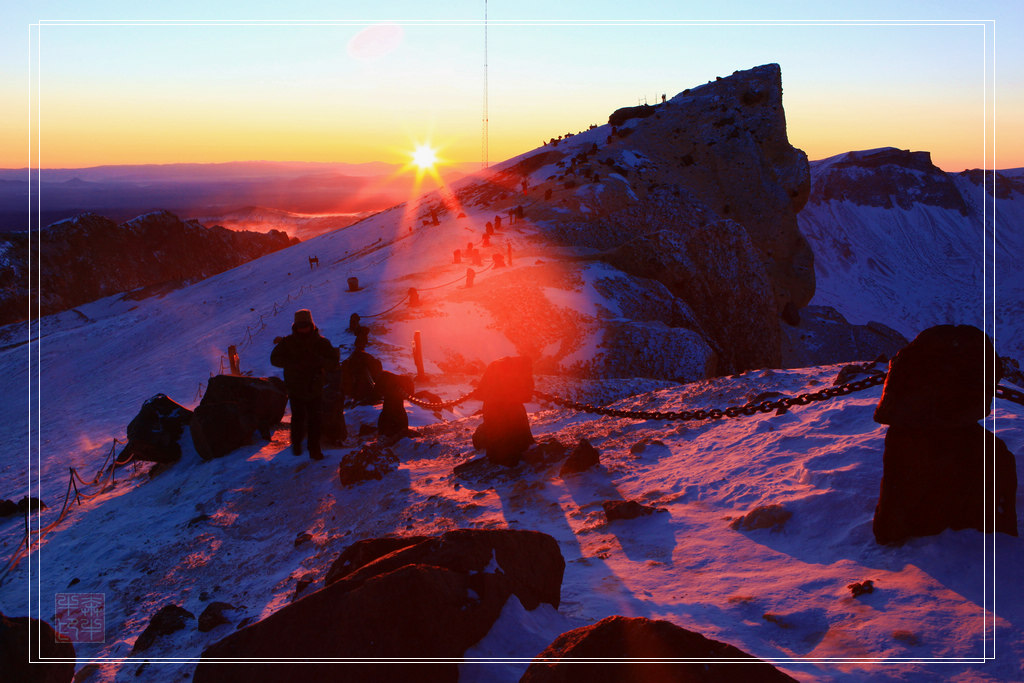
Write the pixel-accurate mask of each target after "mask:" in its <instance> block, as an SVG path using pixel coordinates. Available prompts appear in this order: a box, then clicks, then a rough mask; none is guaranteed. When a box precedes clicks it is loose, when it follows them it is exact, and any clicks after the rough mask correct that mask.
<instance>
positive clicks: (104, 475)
mask: <svg viewBox="0 0 1024 683" xmlns="http://www.w3.org/2000/svg"><path fill="white" fill-rule="evenodd" d="M124 443H125V442H124V441H121V440H119V439H114V440H113V441H112V442H111V444H110V449H109V450H108V451H107V456H106V457H105V458H104V459H103V464H101V465H100V468H99V470H97V472H96V474H95V475H94V476H93V478H92V479H90V480H88V481H87V480H85V479H83V478H82V475H81V474H79V473H78V470H77V469H75V468H74V467H69V468H68V485H67V488H66V489H65V492H64V503H63V505H61V508H60V513H59V514H58V515H57V518H56V519H55V520H53V521H52V522H50V523H49V524H47V525H46V526H43V527H40V528H39V529H37V530H36V531H35V532H34V533H33V531H32V530H31V529H30V525H29V518H30V517H31V516H32V510H31V507H30V508H29V509H28V510H26V512H25V534H24V535H23V536H22V538H21V541H20V542H19V543H18V545H17V547H15V549H14V554H13V555H12V556H11V559H10V561H9V562H8V563H7V566H5V567H4V568H3V570H0V585H3V583H4V581H5V580H6V579H7V577H8V576H9V575H10V573H11V572H12V571H13V570H14V569H15V568H16V567H17V566H18V564H19V563H20V562H21V560H22V559H23V558H24V557H26V556H27V555H29V554H31V553H32V546H33V545H34V546H35V547H37V548H38V547H39V546H40V545H41V544H42V541H43V536H45V535H46V534H47V533H49V532H50V531H52V530H53V529H54V528H56V527H57V525H59V524H60V523H61V522H63V521H64V519H65V518H67V516H68V514H69V513H70V511H71V504H72V503H73V502H74V503H77V504H78V505H79V506H81V505H82V501H83V500H84V501H90V500H92V499H94V498H96V497H97V496H99V495H100V494H101V493H105V492H107V491H108V490H109V489H110V488H112V487H113V486H114V485H115V483H116V482H115V480H114V477H115V472H116V470H117V468H118V467H123V466H125V465H127V464H129V463H132V462H134V461H135V456H134V454H132V455H129V456H128V457H127V458H126V459H124V460H118V459H117V455H116V450H117V445H118V444H122V445H123V444H124ZM111 461H113V462H111ZM108 462H109V463H111V464H110V467H107V463H108ZM107 479H109V481H107ZM79 484H81V485H82V486H83V487H90V486H99V487H100V488H99V489H98V490H96V491H94V492H92V493H83V492H82V491H81V490H79V488H78V486H79ZM72 491H73V492H74V496H72ZM29 505H31V501H29ZM39 514H40V516H41V515H42V512H41V511H40V513H39Z"/></svg>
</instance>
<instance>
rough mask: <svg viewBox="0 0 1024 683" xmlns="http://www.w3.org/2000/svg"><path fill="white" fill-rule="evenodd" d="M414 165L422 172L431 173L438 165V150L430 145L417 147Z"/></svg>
mask: <svg viewBox="0 0 1024 683" xmlns="http://www.w3.org/2000/svg"><path fill="white" fill-rule="evenodd" d="M412 163H413V165H414V166H416V167H417V168H419V169H420V170H422V171H429V170H430V169H432V168H434V166H435V165H436V164H437V150H435V149H434V148H433V147H431V146H430V145H417V146H416V150H415V151H414V152H413V153H412Z"/></svg>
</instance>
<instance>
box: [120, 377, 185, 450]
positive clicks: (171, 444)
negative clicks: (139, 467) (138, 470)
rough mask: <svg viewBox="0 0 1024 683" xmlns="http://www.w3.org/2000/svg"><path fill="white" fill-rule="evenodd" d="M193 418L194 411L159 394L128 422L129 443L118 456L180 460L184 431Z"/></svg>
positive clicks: (144, 404)
mask: <svg viewBox="0 0 1024 683" xmlns="http://www.w3.org/2000/svg"><path fill="white" fill-rule="evenodd" d="M191 419H192V411H191V410H189V409H188V408H186V407H185V406H183V405H181V404H180V403H177V402H176V401H173V400H171V399H170V398H168V397H167V396H165V395H164V394H157V395H156V396H154V397H153V398H150V399H148V400H147V401H146V402H145V403H143V404H142V408H140V409H139V413H138V414H137V415H136V416H135V417H134V418H133V419H132V421H131V422H129V423H128V430H127V431H128V445H127V446H125V448H124V450H123V451H122V452H121V454H120V455H119V456H118V460H121V461H124V460H126V459H127V456H129V455H130V456H134V458H135V459H136V460H146V461H149V462H165V463H168V462H176V461H177V460H178V459H180V458H181V444H180V443H178V442H179V440H180V439H181V434H182V432H183V431H184V430H185V426H186V425H187V424H188V423H189V421H191Z"/></svg>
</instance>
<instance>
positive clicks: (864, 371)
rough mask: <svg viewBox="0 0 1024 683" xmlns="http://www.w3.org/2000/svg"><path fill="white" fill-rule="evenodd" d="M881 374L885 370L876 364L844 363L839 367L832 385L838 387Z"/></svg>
mask: <svg viewBox="0 0 1024 683" xmlns="http://www.w3.org/2000/svg"><path fill="white" fill-rule="evenodd" d="M881 374H884V371H883V370H880V369H878V368H876V367H874V366H864V365H844V366H843V367H841V368H840V369H839V373H838V374H837V375H836V378H835V379H834V380H832V386H834V387H837V386H839V385H840V384H846V383H848V382H852V381H854V380H856V379H864V378H866V377H877V376H878V375H881Z"/></svg>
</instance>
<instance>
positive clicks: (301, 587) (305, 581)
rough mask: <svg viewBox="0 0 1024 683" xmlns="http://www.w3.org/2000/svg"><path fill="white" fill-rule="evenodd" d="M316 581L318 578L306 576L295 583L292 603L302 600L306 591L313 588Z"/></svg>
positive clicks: (310, 575)
mask: <svg viewBox="0 0 1024 683" xmlns="http://www.w3.org/2000/svg"><path fill="white" fill-rule="evenodd" d="M315 581H316V577H315V576H313V575H312V574H306V575H305V576H303V577H302V578H300V579H298V580H297V581H296V582H295V593H293V594H292V602H295V601H296V600H298V599H299V598H301V597H302V594H303V593H304V592H305V591H306V589H307V588H309V587H310V586H312V585H313V583H314V582H315Z"/></svg>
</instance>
